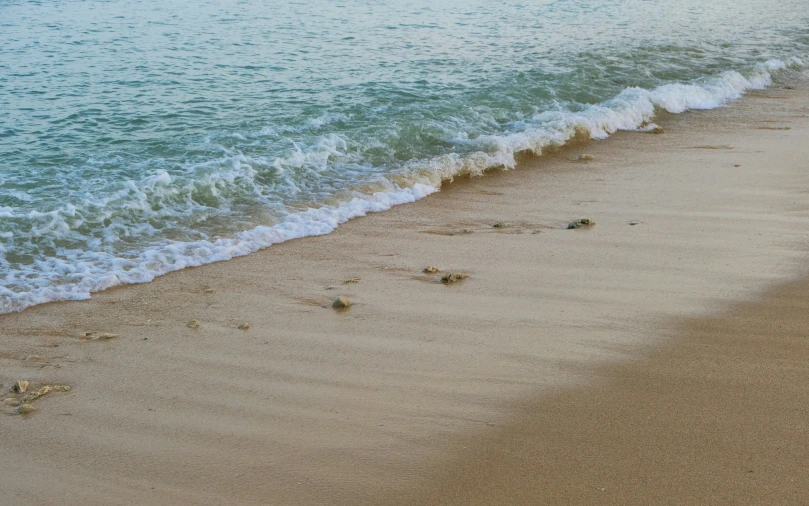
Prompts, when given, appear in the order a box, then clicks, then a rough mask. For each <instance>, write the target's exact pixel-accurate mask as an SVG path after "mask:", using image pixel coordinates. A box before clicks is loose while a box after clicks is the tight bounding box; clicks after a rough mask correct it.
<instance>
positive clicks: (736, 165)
mask: <svg viewBox="0 0 809 506" xmlns="http://www.w3.org/2000/svg"><path fill="white" fill-rule="evenodd" d="M733 166H734V167H741V166H742V164H740V163H734V164H733Z"/></svg>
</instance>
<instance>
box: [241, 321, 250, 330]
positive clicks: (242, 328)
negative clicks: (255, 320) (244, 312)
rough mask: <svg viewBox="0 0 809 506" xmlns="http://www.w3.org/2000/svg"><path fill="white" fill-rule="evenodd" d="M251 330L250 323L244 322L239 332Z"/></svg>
mask: <svg viewBox="0 0 809 506" xmlns="http://www.w3.org/2000/svg"><path fill="white" fill-rule="evenodd" d="M249 328H250V324H249V323H247V322H244V323H240V324H239V330H247V329H249Z"/></svg>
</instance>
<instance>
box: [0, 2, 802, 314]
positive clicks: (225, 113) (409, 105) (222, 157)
mask: <svg viewBox="0 0 809 506" xmlns="http://www.w3.org/2000/svg"><path fill="white" fill-rule="evenodd" d="M807 21H809V0H802V1H798V0H786V1H782V2H777V3H774V2H764V1H745V0H741V1H735V2H728V1H721V0H720V1H716V2H698V1H692V0H685V1H680V2H670V1H656V0H646V1H641V0H635V1H632V0H629V1H617V0H616V1H527V0H525V1H516V0H503V1H500V2H491V1H465V2H460V1H457V2H455V1H447V0H433V1H430V2H426V1H413V2H394V1H392V0H380V1H375V2H360V1H354V2H351V1H320V0H317V1H310V2H280V1H253V0H245V1H231V2H221V1H216V2H214V1H207V2H206V1H195V2H190V1H187V0H162V1H154V0H144V1H134V0H107V1H94V2H83V1H59V0H55V1H49V2H46V1H36V2H32V1H22V0H10V1H9V0H6V1H4V2H0V312H8V311H13V310H19V309H22V308H24V307H27V306H30V305H32V304H37V303H42V302H47V301H50V300H58V299H80V298H87V297H88V296H89V293H90V292H92V291H95V290H99V289H103V288H106V287H109V286H113V285H116V284H119V283H133V282H144V281H149V280H151V279H153V277H154V276H156V275H160V274H162V273H165V272H169V271H171V270H176V269H180V268H183V267H186V266H189V265H200V264H203V263H208V262H212V261H218V260H226V259H228V258H231V257H233V256H236V255H242V254H246V253H249V252H251V251H255V250H256V249H260V248H263V247H266V246H268V245H270V244H273V243H276V242H280V241H283V240H287V239H290V238H293V237H302V236H306V235H314V234H321V233H328V232H330V231H331V230H333V229H334V227H336V226H337V225H338V224H339V223H340V222H343V221H345V220H346V219H349V218H350V217H353V216H357V215H361V214H363V213H366V212H371V211H381V210H384V209H387V208H388V207H390V206H391V205H395V204H400V203H406V202H410V201H413V200H415V199H417V198H420V197H422V196H424V195H426V194H429V193H430V192H432V191H435V190H436V188H437V187H438V185H439V184H440V181H441V179H443V178H450V177H453V176H454V175H457V174H459V173H467V172H471V173H478V172H482V171H483V170H486V169H488V168H492V167H511V166H513V164H514V154H515V153H517V152H519V151H522V150H532V151H534V152H537V153H539V152H541V150H542V148H543V147H544V146H547V145H549V144H559V143H562V142H564V141H565V140H566V139H567V138H568V137H569V136H570V135H571V133H572V132H573V130H574V129H576V128H578V129H584V130H587V131H589V132H590V134H591V135H593V136H594V137H604V136H606V135H608V134H609V133H611V132H613V131H615V130H617V129H634V128H638V127H642V126H644V125H646V124H648V123H649V122H651V121H653V115H654V111H655V109H656V108H657V109H659V108H666V109H668V110H671V111H673V112H681V111H683V110H686V109H689V108H712V107H718V106H721V105H722V104H724V103H726V102H727V101H728V100H733V99H736V98H738V97H739V96H740V95H741V94H742V93H743V92H744V91H746V90H747V89H750V88H758V87H763V86H766V85H767V84H769V83H770V82H771V80H772V79H779V76H782V75H784V74H787V73H797V72H801V71H802V69H803V65H802V63H803V62H806V61H807V58H806V56H807V54H809V28H808V27H809V24H807Z"/></svg>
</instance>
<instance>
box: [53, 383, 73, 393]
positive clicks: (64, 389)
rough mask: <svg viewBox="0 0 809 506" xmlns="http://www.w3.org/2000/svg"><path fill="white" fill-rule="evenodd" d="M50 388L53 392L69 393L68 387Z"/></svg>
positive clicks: (57, 386) (55, 386) (56, 386)
mask: <svg viewBox="0 0 809 506" xmlns="http://www.w3.org/2000/svg"><path fill="white" fill-rule="evenodd" d="M51 388H53V391H54V392H70V385H54V386H53V387H51Z"/></svg>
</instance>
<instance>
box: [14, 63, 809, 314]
mask: <svg viewBox="0 0 809 506" xmlns="http://www.w3.org/2000/svg"><path fill="white" fill-rule="evenodd" d="M798 68H803V62H802V60H801V59H800V58H799V57H797V56H791V57H788V58H785V60H783V61H782V60H772V59H771V60H767V61H764V62H757V63H756V64H755V65H753V66H751V67H749V68H746V69H744V70H742V69H737V70H726V71H724V72H721V73H719V74H717V75H713V76H705V77H706V79H707V81H705V82H702V83H700V81H699V80H695V81H692V82H690V83H687V84H685V83H671V84H668V85H661V86H658V87H656V88H652V89H648V90H647V89H641V88H627V89H625V90H623V91H622V92H620V93H618V94H617V95H615V96H614V97H612V98H609V99H606V100H604V101H602V102H599V103H597V104H592V105H591V106H588V107H587V109H586V110H585V111H580V112H575V113H572V112H571V113H568V115H567V116H568V117H566V118H565V119H564V121H563V123H566V124H567V127H566V129H565V130H566V131H565V132H564V133H563V132H562V131H561V130H557V127H553V128H550V129H549V130H548V131H546V132H545V133H543V134H536V133H530V130H527V131H524V132H518V133H513V134H505V133H504V134H502V135H500V136H497V137H496V138H497V139H498V141H497V142H496V143H503V144H505V145H506V146H508V147H507V148H502V149H498V150H497V152H495V153H483V152H474V153H467V154H463V155H459V157H457V158H453V157H454V156H455V154H454V153H453V154H452V155H450V154H448V153H447V154H446V159H444V157H442V156H436V157H434V158H430V159H429V160H428V161H426V162H425V163H424V165H425V167H427V166H431V165H433V164H438V166H439V168H435V167H433V168H432V169H429V170H427V169H424V170H422V171H421V173H420V174H415V173H411V174H409V175H405V174H404V173H402V174H393V173H391V174H388V176H386V177H385V178H384V180H385V181H386V182H385V183H384V184H383V183H380V182H377V183H369V187H370V186H374V187H376V188H377V189H379V191H377V192H375V193H373V194H367V193H366V192H363V193H364V195H363V196H362V197H354V198H353V199H350V200H344V201H339V199H338V200H337V201H336V202H335V200H334V198H336V197H334V196H333V197H330V198H327V199H326V201H324V202H320V203H313V204H311V206H310V207H309V208H308V209H306V210H303V209H300V210H299V211H298V212H295V213H293V214H291V215H289V216H287V217H286V218H284V219H282V220H281V221H280V222H277V223H275V224H274V225H255V226H254V227H253V228H249V229H247V230H242V231H240V232H234V233H231V234H229V235H224V236H219V235H214V236H213V237H212V238H210V239H208V238H206V239H200V240H197V241H191V242H189V241H178V242H171V241H169V242H165V243H163V244H162V245H157V244H154V245H152V246H149V247H146V246H145V245H144V247H146V249H145V250H142V251H140V253H137V254H134V253H133V252H129V253H130V254H124V255H123V256H117V254H110V257H109V258H107V259H106V260H101V259H96V260H86V261H85V264H84V269H83V270H75V269H74V268H73V267H74V266H68V265H61V263H62V260H60V259H59V258H58V257H57V256H54V257H46V260H47V261H45V260H43V261H42V262H43V263H50V262H51V261H53V262H55V264H54V265H52V266H51V269H53V270H55V271H61V272H62V274H63V277H62V278H61V279H62V282H53V283H47V284H45V285H42V284H41V279H40V276H44V275H45V274H43V273H42V272H40V273H39V274H37V272H38V271H37V270H36V269H34V270H32V271H25V270H24V269H22V270H21V269H20V268H14V269H11V271H10V272H11V275H12V276H13V277H14V278H22V279H25V280H26V281H27V283H28V285H27V286H28V288H27V291H22V292H13V291H8V290H6V291H5V292H2V293H0V311H3V312H2V313H0V314H5V313H9V312H16V311H22V310H24V309H25V308H28V307H33V306H37V305H41V304H47V303H49V302H59V301H78V300H88V299H91V298H92V294H94V293H99V292H102V291H104V290H107V289H110V288H113V287H119V286H127V285H131V284H140V283H149V282H152V281H154V279H156V278H158V277H160V276H164V275H166V274H169V273H172V272H178V271H181V270H184V269H188V268H194V267H201V266H204V265H209V264H211V263H218V262H222V261H229V260H233V259H234V258H239V257H241V256H246V255H250V254H254V253H256V252H258V251H261V250H263V249H267V248H269V247H271V246H274V245H277V244H282V243H284V242H288V241H291V240H296V239H302V238H306V237H315V236H320V235H326V234H329V233H332V232H334V231H335V230H336V229H337V227H339V226H340V225H343V224H345V223H347V222H348V221H350V220H352V219H356V218H358V217H365V216H367V215H368V214H371V213H377V212H384V211H388V210H390V209H391V208H392V207H395V206H399V205H404V204H412V203H414V202H416V201H418V200H421V199H423V198H425V197H427V196H429V195H431V194H433V193H435V192H437V191H440V190H441V188H442V186H446V185H445V183H447V181H448V179H456V178H466V177H476V176H482V175H485V174H487V173H489V174H491V173H494V172H498V171H502V170H513V169H514V168H515V167H517V166H518V165H521V162H520V161H521V160H524V159H531V158H533V157H534V155H533V153H534V152H535V151H537V150H539V151H546V152H558V151H559V150H562V151H565V152H566V151H570V150H571V149H573V148H574V147H575V145H576V144H578V143H580V142H582V140H581V139H580V138H584V137H586V138H587V140H588V141H589V140H604V139H606V138H609V136H611V135H615V134H616V133H619V132H646V133H654V132H655V131H657V130H658V129H659V127H658V126H657V125H656V124H655V123H654V121H655V120H659V119H660V118H665V117H666V116H667V115H670V114H683V113H687V112H693V111H709V110H715V109H717V108H721V107H724V106H726V105H728V104H730V103H733V102H735V101H737V100H741V99H743V98H744V96H746V95H748V94H750V93H755V92H757V91H762V90H766V89H768V88H770V87H772V86H776V87H780V86H781V85H780V84H777V83H774V82H773V79H774V73H775V72H778V71H783V72H787V73H788V76H786V75H784V76H781V77H782V79H783V80H785V81H791V80H794V79H797V77H796V75H797V74H798V73H799V71H798V70H797V69H798ZM571 127H572V128H573V132H570V131H569V129H570V128H571ZM537 135H538V136H537ZM559 143H561V145H558V144H559ZM546 144H547V145H546ZM539 146H541V147H539ZM539 156H542V155H539ZM442 159H443V161H442ZM448 160H450V161H448ZM534 164H535V163H534ZM160 178H161V179H162V178H165V179H166V180H170V179H171V177H170V176H169V174H168V173H165V172H163V173H162V175H161V176H160ZM399 178H404V180H405V181H406V182H405V184H404V185H403V186H402V187H399V184H398V183H396V184H394V182H395V181H396V180H397V179H399ZM147 179H150V180H153V177H149V178H147ZM142 182H143V181H141V183H142ZM153 182H154V181H152V183H153ZM391 185H393V186H394V187H393V188H392V187H390V186H391ZM382 187H386V189H381V188H382ZM326 202H331V203H329V204H326ZM78 249H82V248H78ZM106 254H107V253H105V255H106ZM95 261H99V262H102V263H104V262H106V263H107V266H106V268H102V267H101V266H100V265H97V264H96V263H95ZM39 263H40V261H37V262H34V264H35V265H36V264H39ZM68 263H70V262H68ZM17 265H18V267H19V265H20V264H17ZM124 266H127V268H124ZM67 273H70V274H71V275H70V276H67V275H66V274H67ZM94 277H95V279H94V280H93V278H94ZM69 278H70V279H69ZM79 280H80V281H79ZM113 280H115V281H113ZM32 285H33V286H34V287H35V288H31V286H32ZM80 287H81V288H80ZM4 290H5V289H4ZM64 290H66V291H64Z"/></svg>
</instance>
